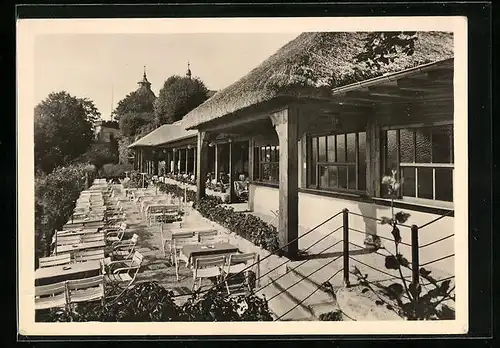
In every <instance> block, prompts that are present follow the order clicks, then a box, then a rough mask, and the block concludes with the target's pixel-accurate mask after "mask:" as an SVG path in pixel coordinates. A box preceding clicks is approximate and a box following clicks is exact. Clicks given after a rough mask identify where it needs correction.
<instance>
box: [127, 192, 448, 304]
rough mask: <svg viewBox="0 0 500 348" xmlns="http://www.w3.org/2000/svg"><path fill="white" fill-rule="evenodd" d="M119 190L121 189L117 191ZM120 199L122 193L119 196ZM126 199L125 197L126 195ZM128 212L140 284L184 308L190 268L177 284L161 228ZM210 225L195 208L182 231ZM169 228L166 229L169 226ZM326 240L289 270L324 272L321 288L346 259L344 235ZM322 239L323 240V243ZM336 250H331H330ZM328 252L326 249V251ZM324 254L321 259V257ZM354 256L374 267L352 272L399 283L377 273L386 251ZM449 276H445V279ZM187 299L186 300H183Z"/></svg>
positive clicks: (311, 239)
mask: <svg viewBox="0 0 500 348" xmlns="http://www.w3.org/2000/svg"><path fill="white" fill-rule="evenodd" d="M117 189H118V190H119V187H117ZM118 195H119V196H120V193H118ZM123 196H124V193H123ZM229 206H231V207H233V208H234V210H235V211H239V212H245V213H248V214H253V215H255V216H257V217H259V218H261V219H262V220H264V221H266V222H268V223H271V224H273V225H274V226H276V227H277V223H278V221H277V219H275V217H274V216H272V214H271V213H270V214H269V215H265V214H261V213H256V212H249V211H248V209H247V208H248V206H247V203H237V204H231V205H229ZM124 209H125V211H126V213H127V223H128V225H129V227H128V230H129V233H130V234H133V233H136V234H137V235H138V236H139V240H138V242H137V245H138V249H137V250H138V251H139V252H141V253H142V254H143V255H144V261H143V266H142V267H141V270H140V273H139V274H138V276H137V282H138V283H139V282H144V281H156V282H158V283H159V284H160V285H162V286H163V287H164V288H166V289H168V290H171V291H173V292H174V294H176V295H180V296H179V297H176V301H178V304H182V303H183V302H184V301H185V300H186V299H187V298H188V297H189V294H190V293H191V287H192V273H191V270H190V269H189V268H187V267H186V266H185V265H184V264H181V266H180V269H179V281H177V280H176V275H175V268H174V265H173V264H172V263H171V262H170V255H169V253H168V251H166V253H165V254H164V253H163V250H162V247H161V243H162V242H161V240H162V239H161V226H159V225H152V226H148V225H147V223H146V222H145V219H144V218H143V216H142V215H141V213H140V212H139V209H138V206H137V204H136V203H135V202H134V201H130V200H125V201H124ZM210 224H211V223H210V222H209V221H207V220H206V219H205V218H203V217H202V216H201V215H200V213H199V212H198V211H196V210H195V209H193V208H187V211H186V215H185V216H184V219H183V222H182V227H203V226H210ZM168 225H169V224H166V225H164V226H168ZM212 226H214V227H215V228H216V229H219V230H220V229H223V228H222V227H220V226H219V225H217V224H216V223H212ZM306 232H307V231H306V230H305V229H303V228H302V229H301V230H300V231H299V235H303V234H304V233H306ZM163 236H164V239H168V238H169V231H168V228H167V227H164V231H163ZM323 237H324V236H320V237H318V235H315V234H314V233H311V234H309V235H307V236H305V237H303V238H301V239H300V240H299V248H300V249H301V250H304V249H307V248H309V250H307V254H308V256H307V259H308V262H307V263H301V261H295V262H289V263H288V264H287V267H288V268H289V269H290V268H295V267H296V271H297V272H298V273H301V274H303V275H307V274H310V273H311V272H315V270H318V269H320V268H322V270H321V272H317V273H316V274H315V276H314V278H316V280H317V283H318V284H321V283H322V282H323V281H324V280H326V279H328V277H329V276H331V274H332V273H334V272H335V271H337V270H339V269H340V267H342V260H341V259H339V260H338V261H336V262H334V263H332V264H331V266H329V267H322V266H324V265H325V264H326V263H331V261H332V259H333V258H337V257H340V256H341V255H342V243H337V242H339V238H341V235H338V234H337V235H335V237H334V236H328V237H326V238H323ZM320 238H321V240H319V239H320ZM335 243H337V244H336V245H335V246H333V247H330V248H328V246H331V245H334V244H335ZM325 248H326V249H325ZM320 254H321V255H320ZM350 254H351V255H350V256H352V257H354V258H355V260H358V261H360V262H362V263H363V264H365V265H370V266H371V267H367V266H365V265H363V264H362V263H359V262H358V261H354V259H353V260H352V261H351V265H350V267H351V269H352V268H353V266H357V267H358V268H359V269H360V270H361V271H362V273H363V274H368V275H369V279H370V280H371V281H382V282H387V281H390V282H394V281H395V280H396V279H395V278H394V277H391V276H390V274H383V273H380V272H378V271H375V270H374V269H375V268H378V269H380V270H385V269H386V268H385V266H384V257H382V256H385V255H384V254H385V251H384V250H379V251H378V252H369V251H367V250H364V249H357V250H351V251H350ZM404 273H405V276H408V277H409V278H410V277H411V273H410V272H404ZM444 276H445V275H444V274H443V275H441V277H444ZM441 277H438V279H439V278H441ZM351 282H352V283H355V277H354V276H352V277H351ZM331 283H332V285H333V286H334V287H340V286H342V276H341V274H339V276H336V277H335V279H333V281H332V282H331ZM211 285H212V283H211V282H210V281H208V280H206V281H204V282H203V283H202V287H204V288H208V287H210V286H211ZM182 295H186V296H182Z"/></svg>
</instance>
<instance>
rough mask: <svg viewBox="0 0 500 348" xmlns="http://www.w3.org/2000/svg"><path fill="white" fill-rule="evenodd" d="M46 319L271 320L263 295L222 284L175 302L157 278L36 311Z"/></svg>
mask: <svg viewBox="0 0 500 348" xmlns="http://www.w3.org/2000/svg"><path fill="white" fill-rule="evenodd" d="M36 320H37V321H47V322H67V321H75V322H88V321H104V322H165V321H271V320H272V317H271V314H270V312H269V308H268V306H267V302H266V301H265V299H262V298H259V297H257V296H255V295H254V294H249V295H241V296H236V297H233V296H228V294H227V292H226V291H225V290H224V289H223V288H222V287H215V288H214V289H212V290H210V291H208V292H205V293H203V294H201V293H194V294H193V295H191V297H190V298H189V299H188V300H187V301H186V302H185V303H184V304H183V305H181V306H180V305H178V304H177V303H176V302H175V295H174V293H173V292H172V291H169V290H166V289H165V288H164V287H162V286H161V285H159V284H158V283H157V282H143V283H139V284H137V285H135V286H134V287H132V288H129V289H127V290H126V291H125V292H124V293H123V294H122V295H120V296H119V297H118V298H115V299H108V300H107V301H106V303H105V304H104V305H102V304H101V303H82V304H77V305H76V306H74V307H73V308H72V309H71V310H68V309H64V310H63V309H53V310H49V311H47V312H45V313H43V312H39V313H37V318H36Z"/></svg>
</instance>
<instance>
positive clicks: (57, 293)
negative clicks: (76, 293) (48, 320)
mask: <svg viewBox="0 0 500 348" xmlns="http://www.w3.org/2000/svg"><path fill="white" fill-rule="evenodd" d="M66 305H67V291H66V282H65V281H64V282H59V283H54V284H49V285H39V286H35V310H41V309H49V308H60V307H66Z"/></svg>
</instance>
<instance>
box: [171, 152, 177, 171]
mask: <svg viewBox="0 0 500 348" xmlns="http://www.w3.org/2000/svg"><path fill="white" fill-rule="evenodd" d="M176 151H177V150H176V149H175V148H174V149H172V163H173V168H172V174H175V173H176V170H175V169H176V167H177V159H176V156H175V153H176Z"/></svg>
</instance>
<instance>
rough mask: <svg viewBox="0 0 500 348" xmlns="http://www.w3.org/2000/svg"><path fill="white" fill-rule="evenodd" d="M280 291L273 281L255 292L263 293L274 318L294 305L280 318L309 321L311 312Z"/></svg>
mask: <svg viewBox="0 0 500 348" xmlns="http://www.w3.org/2000/svg"><path fill="white" fill-rule="evenodd" d="M281 292H282V289H280V288H278V287H277V286H276V285H275V284H274V283H273V284H270V285H268V286H266V287H265V288H263V290H260V291H258V292H257V295H258V296H263V295H264V296H265V298H266V299H267V300H268V306H269V310H270V311H271V313H272V315H273V318H274V319H275V320H276V319H277V318H280V317H281V316H282V315H284V314H285V313H286V312H288V311H289V310H290V309H292V308H294V307H295V308H294V309H292V310H291V311H290V312H289V313H288V314H286V315H284V316H283V318H281V319H280V320H281V321H292V320H293V321H310V320H311V319H312V314H311V313H310V312H309V311H307V310H305V309H304V307H301V306H296V305H297V303H296V302H295V301H294V300H293V299H292V298H291V297H289V296H288V295H286V294H283V293H281Z"/></svg>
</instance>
